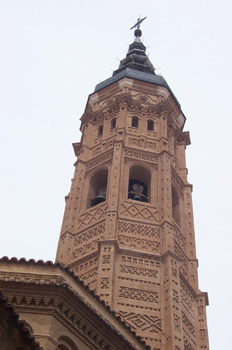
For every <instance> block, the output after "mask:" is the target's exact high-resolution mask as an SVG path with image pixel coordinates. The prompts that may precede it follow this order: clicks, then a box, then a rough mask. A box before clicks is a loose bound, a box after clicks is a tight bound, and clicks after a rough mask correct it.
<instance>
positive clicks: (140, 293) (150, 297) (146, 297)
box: [119, 286, 159, 303]
mask: <svg viewBox="0 0 232 350" xmlns="http://www.w3.org/2000/svg"><path fill="white" fill-rule="evenodd" d="M119 297H122V298H127V299H135V300H139V301H146V302H155V303H158V298H159V295H158V292H149V291H146V290H140V289H135V288H128V287H122V286H121V287H120V290H119Z"/></svg>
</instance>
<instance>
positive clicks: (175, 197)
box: [172, 186, 180, 227]
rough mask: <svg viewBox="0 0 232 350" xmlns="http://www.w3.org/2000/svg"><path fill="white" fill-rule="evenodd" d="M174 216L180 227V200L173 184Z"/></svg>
mask: <svg viewBox="0 0 232 350" xmlns="http://www.w3.org/2000/svg"><path fill="white" fill-rule="evenodd" d="M172 217H173V219H174V220H175V222H176V223H177V224H178V226H179V227H180V201H179V196H178V194H177V192H176V190H175V188H174V187H173V186H172Z"/></svg>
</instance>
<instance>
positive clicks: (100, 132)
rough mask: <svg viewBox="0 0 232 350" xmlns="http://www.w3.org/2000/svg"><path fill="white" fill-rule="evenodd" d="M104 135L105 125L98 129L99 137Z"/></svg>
mask: <svg viewBox="0 0 232 350" xmlns="http://www.w3.org/2000/svg"><path fill="white" fill-rule="evenodd" d="M102 134H103V125H100V126H99V127H98V129H97V136H98V137H100V136H102Z"/></svg>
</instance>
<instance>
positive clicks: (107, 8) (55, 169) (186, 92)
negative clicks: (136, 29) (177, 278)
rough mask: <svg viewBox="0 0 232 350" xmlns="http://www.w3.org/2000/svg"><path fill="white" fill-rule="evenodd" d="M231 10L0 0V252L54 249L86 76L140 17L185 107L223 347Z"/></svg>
mask: <svg viewBox="0 0 232 350" xmlns="http://www.w3.org/2000/svg"><path fill="white" fill-rule="evenodd" d="M231 13H232V5H231V2H230V1H229V0H228V1H226V0H221V1H213V0H211V1H209V0H201V1H199V0H195V1H187V0H175V1H172V0H169V1H167V0H162V1H160V0H150V1H146V0H144V1H141V0H140V1H138V0H134V1H130V0H127V1H122V0H118V1H114V2H112V1H109V0H108V1H106V0H102V1H96V0H95V1H94V0H92V1H90V0H85V1H79V0H75V1H74V0H28V1H26V0H21V1H19V0H0V49H1V54H0V118H1V121H0V147H1V148H0V150H1V151H0V152H1V162H0V167H1V169H0V171H1V172H0V174H1V182H0V191H1V196H0V198H1V203H0V204H1V208H0V213H1V215H2V217H1V245H0V256H4V255H8V256H9V257H11V256H16V257H18V258H20V257H26V258H28V259H29V258H31V257H33V258H35V259H36V260H37V259H43V260H54V258H55V252H56V247H57V242H58V237H59V231H60V226H61V222H62V216H63V211H64V196H65V195H66V194H67V193H68V192H69V189H70V184H71V178H72V176H73V171H74V167H73V163H74V162H75V157H74V152H73V150H72V145H71V144H72V142H77V141H79V140H80V132H79V126H80V123H79V118H80V117H81V115H82V113H83V111H84V109H85V105H86V101H87V98H88V95H89V94H90V93H92V92H93V91H94V88H95V85H96V84H97V83H99V82H100V81H103V80H105V79H107V78H108V77H110V76H111V75H112V70H115V69H116V68H117V67H118V64H119V61H118V60H119V59H122V58H123V57H124V56H125V54H126V52H127V49H128V44H130V43H131V42H132V41H133V31H130V30H129V28H130V27H131V26H132V25H133V24H134V23H135V21H136V20H137V18H138V16H139V15H141V16H147V19H146V21H145V22H144V24H143V26H142V31H143V37H142V39H143V42H144V44H145V45H146V46H147V52H148V53H149V57H150V60H151V62H152V63H153V65H154V66H155V67H156V72H157V73H158V74H162V75H163V76H164V78H165V79H166V80H167V82H168V84H169V85H170V87H171V89H172V90H173V92H174V94H175V95H176V97H177V99H178V100H179V102H180V103H181V106H182V110H183V112H184V114H185V115H186V117H187V122H186V125H185V130H189V131H190V136H191V140H192V145H191V146H188V150H187V166H188V169H189V182H190V183H192V184H193V189H194V191H193V204H194V217H195V230H196V241H197V256H198V259H199V279H200V288H201V290H202V291H207V292H208V293H209V300H210V306H209V307H208V308H207V310H208V327H209V338H210V348H211V350H218V349H223V350H231V337H232V336H231V331H232V321H231V314H232V307H231V288H232V281H231V279H232V276H231V243H232V238H231V235H232V232H231V216H232V209H231V198H232V185H231V180H232V165H231V127H232V113H231V107H229V106H230V103H231V96H232V94H231V93H232V91H231V81H232V68H231V65H232V49H231V42H232V40H231V34H232V24H231Z"/></svg>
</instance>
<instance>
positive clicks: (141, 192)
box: [128, 180, 148, 202]
mask: <svg viewBox="0 0 232 350" xmlns="http://www.w3.org/2000/svg"><path fill="white" fill-rule="evenodd" d="M128 198H129V199H133V200H135V201H140V202H147V201H148V198H147V186H146V185H145V184H144V183H143V182H142V181H139V180H130V181H129V191H128Z"/></svg>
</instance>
